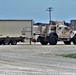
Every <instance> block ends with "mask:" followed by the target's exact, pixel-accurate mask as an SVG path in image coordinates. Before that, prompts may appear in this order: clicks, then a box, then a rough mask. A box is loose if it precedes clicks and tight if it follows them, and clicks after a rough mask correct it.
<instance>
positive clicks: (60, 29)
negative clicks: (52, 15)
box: [37, 25, 76, 45]
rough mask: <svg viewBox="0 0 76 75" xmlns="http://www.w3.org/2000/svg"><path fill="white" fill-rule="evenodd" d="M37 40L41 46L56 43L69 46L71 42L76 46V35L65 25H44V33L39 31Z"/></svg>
mask: <svg viewBox="0 0 76 75" xmlns="http://www.w3.org/2000/svg"><path fill="white" fill-rule="evenodd" d="M37 40H38V41H39V42H40V43H41V44H42V45H47V44H48V43H49V44H50V45H56V44H57V42H58V41H63V42H64V44H66V45H69V44H71V42H73V44H76V34H75V33H74V32H73V31H72V30H71V29H70V28H69V27H67V26H66V25H48V26H47V25H46V28H45V29H44V31H41V32H40V34H39V36H38V38H37Z"/></svg>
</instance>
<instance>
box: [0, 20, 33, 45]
mask: <svg viewBox="0 0 76 75" xmlns="http://www.w3.org/2000/svg"><path fill="white" fill-rule="evenodd" d="M32 26H33V22H32V20H0V45H10V44H11V45H16V44H17V43H18V42H24V40H25V39H30V38H31V36H32Z"/></svg>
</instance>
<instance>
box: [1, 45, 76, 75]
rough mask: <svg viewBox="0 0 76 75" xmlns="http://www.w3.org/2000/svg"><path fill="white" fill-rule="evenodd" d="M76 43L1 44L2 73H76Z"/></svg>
mask: <svg viewBox="0 0 76 75" xmlns="http://www.w3.org/2000/svg"><path fill="white" fill-rule="evenodd" d="M71 53H76V45H64V44H57V45H45V46H43V45H40V44H32V45H27V44H18V45H14V46H13V45H6V46H4V45H1V46H0V75H76V59H72V58H65V57H62V56H59V55H61V54H71Z"/></svg>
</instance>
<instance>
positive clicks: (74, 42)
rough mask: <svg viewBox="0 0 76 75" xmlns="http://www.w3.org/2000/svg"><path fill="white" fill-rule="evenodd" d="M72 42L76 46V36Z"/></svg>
mask: <svg viewBox="0 0 76 75" xmlns="http://www.w3.org/2000/svg"><path fill="white" fill-rule="evenodd" d="M72 41H73V44H74V45H76V35H75V36H74V37H73V39H72Z"/></svg>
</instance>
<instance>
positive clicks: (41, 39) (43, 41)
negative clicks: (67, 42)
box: [40, 37, 48, 45]
mask: <svg viewBox="0 0 76 75" xmlns="http://www.w3.org/2000/svg"><path fill="white" fill-rule="evenodd" d="M40 43H41V44H42V45H47V44H48V41H46V40H45V38H44V37H41V38H40Z"/></svg>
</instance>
